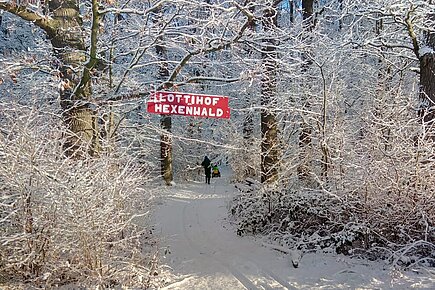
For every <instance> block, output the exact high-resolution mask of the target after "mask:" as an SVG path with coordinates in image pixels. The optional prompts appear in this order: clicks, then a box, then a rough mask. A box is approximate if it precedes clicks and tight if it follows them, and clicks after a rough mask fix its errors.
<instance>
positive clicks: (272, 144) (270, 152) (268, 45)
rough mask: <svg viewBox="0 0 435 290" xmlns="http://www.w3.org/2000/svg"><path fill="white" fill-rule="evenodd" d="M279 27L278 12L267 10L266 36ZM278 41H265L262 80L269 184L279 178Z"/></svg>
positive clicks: (264, 156)
mask: <svg viewBox="0 0 435 290" xmlns="http://www.w3.org/2000/svg"><path fill="white" fill-rule="evenodd" d="M276 26H277V12H276V10H275V9H273V8H268V9H266V10H265V12H264V15H263V28H264V32H265V34H266V35H268V34H271V33H272V31H273V30H274V28H276ZM275 42H276V40H275V39H273V38H272V37H268V38H265V39H264V40H263V45H264V47H263V50H262V61H263V68H264V71H263V78H262V80H261V107H262V109H261V182H262V183H266V182H267V183H269V182H273V181H275V180H276V179H277V178H278V161H279V159H278V157H279V156H278V155H279V154H278V146H279V144H278V123H277V121H276V115H275V112H274V107H275V105H274V97H276V89H277V88H276V73H277V72H276V71H277V63H276V62H277V60H276V58H277V51H276V43H275Z"/></svg>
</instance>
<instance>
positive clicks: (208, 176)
mask: <svg viewBox="0 0 435 290" xmlns="http://www.w3.org/2000/svg"><path fill="white" fill-rule="evenodd" d="M210 179H211V172H210V171H209V172H207V171H206V172H205V183H208V184H210Z"/></svg>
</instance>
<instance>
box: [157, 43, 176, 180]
mask: <svg viewBox="0 0 435 290" xmlns="http://www.w3.org/2000/svg"><path fill="white" fill-rule="evenodd" d="M156 52H157V57H158V59H159V78H160V80H161V81H163V82H164V81H166V80H167V78H168V77H169V68H168V55H167V52H166V48H165V46H164V40H163V37H159V38H158V40H157V44H156ZM160 125H161V128H162V133H161V135H160V168H161V174H162V176H163V179H164V180H165V182H166V185H171V184H172V181H173V171H172V137H171V128H172V118H171V116H170V115H162V116H161V117H160Z"/></svg>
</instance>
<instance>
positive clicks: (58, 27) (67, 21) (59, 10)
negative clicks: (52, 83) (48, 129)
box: [0, 0, 100, 157]
mask: <svg viewBox="0 0 435 290" xmlns="http://www.w3.org/2000/svg"><path fill="white" fill-rule="evenodd" d="M0 9H1V10H5V11H8V12H10V13H12V14H14V15H16V16H18V17H21V18H22V19H24V20H26V21H29V22H32V23H34V24H35V25H36V26H38V27H40V28H41V29H43V30H44V31H45V33H46V34H47V36H48V38H49V39H50V41H51V44H52V46H53V50H54V54H55V56H56V57H57V58H58V67H57V69H58V71H59V75H58V76H59V79H60V83H59V90H60V105H61V108H62V114H63V118H64V122H65V123H66V125H67V128H68V129H69V132H67V133H66V136H65V137H66V142H65V144H64V150H65V155H66V156H70V157H71V156H83V155H88V154H90V155H91V156H94V155H97V154H98V151H99V148H100V145H99V143H100V142H99V136H98V130H97V118H96V113H95V110H94V108H93V107H92V106H91V104H90V99H91V93H92V92H91V78H90V71H91V69H92V68H93V65H95V63H96V58H95V52H96V49H95V47H96V41H97V39H96V35H97V31H98V21H99V14H98V11H97V10H98V1H97V0H92V12H93V13H92V14H93V15H92V20H93V21H92V29H91V31H92V35H91V42H92V43H91V51H90V53H89V55H90V59H89V61H88V62H87V63H86V65H84V62H85V61H86V54H85V51H86V45H85V42H84V37H83V34H84V33H83V29H82V24H83V23H82V19H81V16H80V10H79V1H78V0H50V1H48V10H49V13H48V14H49V15H48V17H46V16H43V15H40V14H38V13H35V12H33V11H31V10H28V9H27V7H26V4H24V3H22V4H19V5H17V4H16V3H15V2H6V3H5V2H3V3H1V2H0ZM83 67H85V69H84V70H83V75H82V76H79V74H78V73H77V71H80V70H81V68H83Z"/></svg>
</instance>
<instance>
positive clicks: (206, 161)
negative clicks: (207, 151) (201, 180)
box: [201, 156, 211, 184]
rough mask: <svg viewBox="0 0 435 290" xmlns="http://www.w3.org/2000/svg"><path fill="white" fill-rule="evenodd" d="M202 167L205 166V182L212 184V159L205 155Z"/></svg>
mask: <svg viewBox="0 0 435 290" xmlns="http://www.w3.org/2000/svg"><path fill="white" fill-rule="evenodd" d="M201 165H202V167H204V171H205V183H208V184H210V179H211V161H210V159H208V157H207V156H205V157H204V160H203V161H202V163H201Z"/></svg>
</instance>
